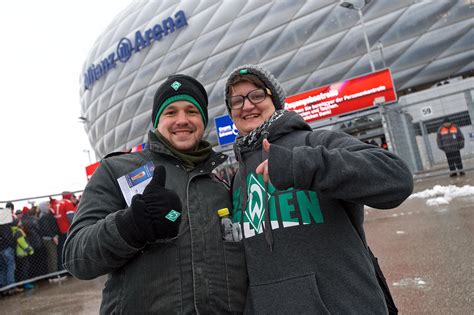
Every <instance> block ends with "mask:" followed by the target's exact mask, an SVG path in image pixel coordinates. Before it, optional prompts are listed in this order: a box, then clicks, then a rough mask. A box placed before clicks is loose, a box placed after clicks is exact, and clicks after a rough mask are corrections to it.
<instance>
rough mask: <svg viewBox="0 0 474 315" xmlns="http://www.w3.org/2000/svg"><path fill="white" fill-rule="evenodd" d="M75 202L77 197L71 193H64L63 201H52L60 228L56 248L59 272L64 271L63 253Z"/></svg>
mask: <svg viewBox="0 0 474 315" xmlns="http://www.w3.org/2000/svg"><path fill="white" fill-rule="evenodd" d="M75 202H76V196H75V195H74V194H73V193H72V192H70V191H64V192H62V199H61V200H56V199H51V201H50V207H51V211H52V212H53V214H54V217H55V218H56V223H57V225H58V228H59V235H58V246H57V247H56V248H57V263H58V268H57V269H58V271H60V270H63V269H64V267H63V257H62V252H63V247H64V243H65V242H66V237H67V232H68V231H69V228H70V226H71V222H72V218H73V217H74V212H75V211H76V204H75Z"/></svg>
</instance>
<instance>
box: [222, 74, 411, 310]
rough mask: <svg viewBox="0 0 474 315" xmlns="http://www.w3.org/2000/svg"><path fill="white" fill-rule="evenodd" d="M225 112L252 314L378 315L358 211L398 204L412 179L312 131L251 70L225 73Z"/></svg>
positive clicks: (361, 146)
mask: <svg viewBox="0 0 474 315" xmlns="http://www.w3.org/2000/svg"><path fill="white" fill-rule="evenodd" d="M225 99H226V105H227V109H228V111H229V113H230V115H231V116H232V120H233V121H234V123H235V125H236V127H237V129H238V130H239V134H240V136H239V137H238V138H237V139H236V141H235V144H234V151H235V155H236V159H237V161H238V162H239V170H238V171H237V174H236V176H235V177H234V181H233V186H232V190H233V198H234V208H233V210H234V222H239V223H240V224H241V226H242V234H243V237H244V247H245V254H246V263H247V270H248V273H249V292H248V299H247V303H246V306H245V310H246V312H248V313H250V314H277V313H278V314H385V313H387V311H388V309H387V306H388V305H389V304H388V303H386V300H385V298H384V292H383V291H382V287H381V286H379V283H378V280H377V277H376V271H375V268H374V265H373V263H372V261H371V256H370V254H369V251H368V249H367V245H366V244H365V233H364V228H363V222H364V205H368V206H371V207H374V208H379V209H389V208H394V207H396V206H398V205H399V204H400V203H401V202H403V201H404V200H405V199H406V198H407V197H408V196H409V195H410V193H411V192H412V189H413V179H412V175H411V173H410V171H409V169H408V167H407V166H406V165H405V163H404V162H403V161H402V160H400V158H398V157H397V156H395V155H394V154H393V153H391V152H389V151H386V150H383V149H381V148H378V147H376V146H373V145H370V144H365V143H363V142H361V141H359V140H357V139H356V138H354V137H352V136H350V135H348V134H345V133H343V132H333V131H329V130H314V131H313V130H312V129H311V127H310V126H309V125H308V124H306V123H305V121H304V120H303V118H302V117H301V116H299V115H298V114H297V113H295V112H292V111H286V110H285V109H284V106H285V92H284V90H283V88H282V87H281V85H280V83H279V82H278V81H277V80H276V79H275V77H274V76H273V75H272V74H271V73H270V72H268V71H267V70H265V69H264V68H262V67H260V66H257V65H246V66H241V67H238V68H237V69H235V70H234V71H232V72H231V74H230V75H229V77H228V79H227V82H226V85H225Z"/></svg>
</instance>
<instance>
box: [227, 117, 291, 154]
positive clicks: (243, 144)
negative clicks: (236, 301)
mask: <svg viewBox="0 0 474 315" xmlns="http://www.w3.org/2000/svg"><path fill="white" fill-rule="evenodd" d="M285 112H286V110H284V109H280V110H277V111H275V112H274V113H273V114H272V116H270V118H269V119H268V120H267V121H265V122H264V123H263V124H261V125H260V126H258V127H257V128H255V129H254V130H252V131H251V132H250V133H249V134H248V135H245V136H239V137H238V138H237V139H236V140H235V146H236V147H239V148H241V149H244V148H252V147H253V146H254V145H255V144H256V143H257V142H258V141H259V139H260V138H261V137H262V134H264V133H265V132H267V133H268V129H269V128H270V126H271V125H272V124H273V123H274V122H275V121H276V120H277V119H278V118H280V117H281V116H283V114H284V113H285Z"/></svg>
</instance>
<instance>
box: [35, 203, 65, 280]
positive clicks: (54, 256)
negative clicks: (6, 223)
mask: <svg viewBox="0 0 474 315" xmlns="http://www.w3.org/2000/svg"><path fill="white" fill-rule="evenodd" d="M51 200H52V199H51V197H50V200H49V201H43V202H40V203H39V205H38V208H39V209H40V217H39V220H38V224H39V228H40V233H41V237H42V238H43V244H44V247H45V248H46V256H47V261H48V273H53V272H56V271H57V270H58V252H57V247H58V236H59V233H60V232H59V228H58V224H57V223H56V219H55V218H54V214H53V212H52V209H51V207H50V202H51Z"/></svg>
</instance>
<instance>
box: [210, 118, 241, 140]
mask: <svg viewBox="0 0 474 315" xmlns="http://www.w3.org/2000/svg"><path fill="white" fill-rule="evenodd" d="M214 122H215V124H216V132H217V140H218V141H219V145H221V146H222V145H226V144H229V143H232V142H234V140H235V138H236V137H237V135H238V133H239V131H238V130H237V128H236V127H235V125H234V123H233V122H232V119H231V118H230V116H229V115H224V116H219V117H215V118H214Z"/></svg>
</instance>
